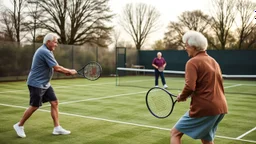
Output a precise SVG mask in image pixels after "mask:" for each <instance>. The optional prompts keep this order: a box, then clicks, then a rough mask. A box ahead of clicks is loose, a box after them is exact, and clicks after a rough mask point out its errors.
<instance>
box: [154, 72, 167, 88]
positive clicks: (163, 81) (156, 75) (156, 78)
mask: <svg viewBox="0 0 256 144" xmlns="http://www.w3.org/2000/svg"><path fill="white" fill-rule="evenodd" d="M159 75H160V77H161V80H162V84H163V85H165V84H166V83H165V78H164V72H159V71H158V69H155V85H158V77H159Z"/></svg>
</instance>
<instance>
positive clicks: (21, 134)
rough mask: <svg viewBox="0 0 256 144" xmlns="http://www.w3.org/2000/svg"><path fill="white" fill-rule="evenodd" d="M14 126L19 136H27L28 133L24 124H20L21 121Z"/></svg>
mask: <svg viewBox="0 0 256 144" xmlns="http://www.w3.org/2000/svg"><path fill="white" fill-rule="evenodd" d="M13 128H14V130H15V131H16V133H17V135H18V136H19V137H21V138H25V137H26V134H25V132H24V126H19V123H16V124H15V125H13Z"/></svg>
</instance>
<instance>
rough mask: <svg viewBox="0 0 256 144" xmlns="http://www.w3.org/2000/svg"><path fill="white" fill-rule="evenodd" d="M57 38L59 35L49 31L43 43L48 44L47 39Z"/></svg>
mask: <svg viewBox="0 0 256 144" xmlns="http://www.w3.org/2000/svg"><path fill="white" fill-rule="evenodd" d="M55 38H56V39H57V38H58V36H57V35H56V34H54V33H48V34H47V35H45V36H44V41H43V44H46V43H47V41H53V40H54V39H55Z"/></svg>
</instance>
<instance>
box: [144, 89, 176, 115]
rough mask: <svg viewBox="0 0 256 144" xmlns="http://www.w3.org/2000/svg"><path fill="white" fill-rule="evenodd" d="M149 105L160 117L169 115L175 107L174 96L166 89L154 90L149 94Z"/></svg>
mask: <svg viewBox="0 0 256 144" xmlns="http://www.w3.org/2000/svg"><path fill="white" fill-rule="evenodd" d="M148 105H149V108H150V110H151V111H152V112H153V113H154V114H155V115H156V116H158V117H165V116H167V115H169V113H170V110H171V109H172V107H173V101H172V98H171V97H170V96H169V94H167V93H166V92H165V91H162V90H152V91H151V92H150V93H149V94H148Z"/></svg>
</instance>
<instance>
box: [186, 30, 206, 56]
mask: <svg viewBox="0 0 256 144" xmlns="http://www.w3.org/2000/svg"><path fill="white" fill-rule="evenodd" d="M182 41H183V42H184V43H187V44H188V45H189V46H193V47H195V48H196V49H197V50H198V51H205V50H206V49H207V46H208V42H207V39H206V38H205V36H204V35H203V34H202V33H200V32H197V31H188V32H186V33H185V34H184V35H183V37H182Z"/></svg>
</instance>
